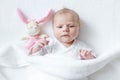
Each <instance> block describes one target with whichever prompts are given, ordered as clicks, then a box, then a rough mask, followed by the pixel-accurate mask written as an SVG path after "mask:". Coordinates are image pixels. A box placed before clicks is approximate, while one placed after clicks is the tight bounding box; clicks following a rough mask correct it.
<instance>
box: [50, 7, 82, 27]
mask: <svg viewBox="0 0 120 80" xmlns="http://www.w3.org/2000/svg"><path fill="white" fill-rule="evenodd" d="M66 13H70V14H72V15H73V16H74V17H76V19H77V22H78V24H79V26H80V17H79V15H78V14H77V13H76V12H75V11H73V10H71V9H68V8H63V9H60V10H58V11H57V12H56V13H55V14H54V15H53V18H52V22H54V17H55V16H56V15H57V14H66Z"/></svg>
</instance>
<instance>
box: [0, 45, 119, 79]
mask: <svg viewBox="0 0 120 80" xmlns="http://www.w3.org/2000/svg"><path fill="white" fill-rule="evenodd" d="M119 53H120V50H119V49H116V50H115V49H114V50H111V51H110V52H106V53H104V54H102V55H100V56H98V57H97V58H96V59H92V60H76V59H73V58H70V57H68V56H64V55H60V54H59V55H58V54H57V53H56V54H47V55H45V56H28V55H27V54H26V52H25V50H24V49H23V48H22V46H18V45H9V46H6V47H4V48H2V49H1V50H0V80H80V79H83V78H84V77H86V76H89V75H90V74H92V73H94V72H96V71H98V70H99V69H101V68H102V67H104V66H105V65H106V64H107V63H109V62H110V61H111V60H112V59H114V58H115V57H117V56H119V55H120V54H119Z"/></svg>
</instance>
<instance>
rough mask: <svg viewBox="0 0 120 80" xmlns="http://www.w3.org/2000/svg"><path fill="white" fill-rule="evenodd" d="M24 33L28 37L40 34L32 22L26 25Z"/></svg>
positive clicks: (38, 28)
mask: <svg viewBox="0 0 120 80" xmlns="http://www.w3.org/2000/svg"><path fill="white" fill-rule="evenodd" d="M26 31H27V33H28V34H29V35H30V36H35V35H38V34H39V33H40V26H39V25H38V24H37V23H36V22H34V21H32V22H29V23H28V24H27V27H26Z"/></svg>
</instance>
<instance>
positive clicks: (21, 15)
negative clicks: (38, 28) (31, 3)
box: [17, 8, 28, 24]
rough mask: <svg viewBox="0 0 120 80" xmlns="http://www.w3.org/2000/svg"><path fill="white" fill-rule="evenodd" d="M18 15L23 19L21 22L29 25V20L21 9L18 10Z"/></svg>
mask: <svg viewBox="0 0 120 80" xmlns="http://www.w3.org/2000/svg"><path fill="white" fill-rule="evenodd" d="M17 13H18V15H19V17H20V18H21V20H22V21H23V22H24V23H25V24H27V23H28V21H27V18H26V17H25V16H24V14H23V13H22V12H21V11H20V9H18V8H17Z"/></svg>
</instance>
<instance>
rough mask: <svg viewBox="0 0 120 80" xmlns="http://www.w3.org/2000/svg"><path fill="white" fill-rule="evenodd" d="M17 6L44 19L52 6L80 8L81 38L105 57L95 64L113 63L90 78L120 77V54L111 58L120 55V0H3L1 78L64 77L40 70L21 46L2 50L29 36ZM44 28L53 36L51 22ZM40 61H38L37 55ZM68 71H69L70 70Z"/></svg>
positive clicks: (114, 79)
mask: <svg viewBox="0 0 120 80" xmlns="http://www.w3.org/2000/svg"><path fill="white" fill-rule="evenodd" d="M17 7H18V8H20V9H21V10H22V11H23V12H24V13H25V14H26V16H27V17H28V18H29V19H34V18H35V19H40V18H41V17H43V16H44V15H45V13H47V11H48V10H49V9H54V10H55V11H56V10H58V9H60V8H63V7H67V8H71V9H73V10H75V11H77V12H78V14H79V15H80V18H81V31H80V39H81V40H82V41H84V42H86V43H88V45H90V46H91V48H92V49H93V50H95V52H96V53H98V55H100V56H101V58H100V57H99V58H98V59H97V60H96V61H91V63H92V62H93V63H94V62H97V64H98V65H99V63H100V65H103V66H104V64H106V63H109V64H107V65H106V66H104V67H103V66H100V67H99V66H98V69H99V68H101V67H103V68H102V69H100V70H97V69H96V70H97V72H95V73H94V74H92V75H90V76H89V77H90V78H91V79H90V80H120V76H119V75H120V68H119V66H120V57H119V56H118V58H116V59H114V61H109V60H112V59H111V58H115V57H112V53H116V55H114V56H117V51H118V50H115V49H116V48H120V37H119V36H120V31H119V30H120V0H54V1H51V0H12V1H11V0H1V1H0V55H2V57H1V58H0V80H35V79H36V80H40V78H41V77H44V78H46V77H47V78H49V80H50V79H51V80H59V79H60V78H59V77H55V76H54V77H53V76H49V74H46V73H43V72H40V71H39V70H38V68H39V65H37V64H39V63H34V62H35V59H33V58H32V59H31V60H33V61H34V62H31V61H30V60H29V59H30V58H29V59H26V58H25V57H26V56H27V55H26V54H23V53H24V51H21V48H17V47H16V48H17V49H14V48H15V47H14V48H13V49H12V51H13V53H10V52H7V51H9V49H10V48H11V47H5V48H4V49H3V48H2V49H1V47H2V46H3V45H5V44H7V43H11V42H13V43H15V41H19V40H20V38H21V37H22V36H23V35H25V27H26V25H24V24H23V23H22V22H21V20H20V19H19V17H18V15H17V14H16V8H17ZM44 28H45V30H46V32H47V33H48V34H49V35H50V36H51V35H52V31H51V24H49V23H48V24H47V25H45V26H44ZM18 51H19V52H18ZM8 53H9V55H8ZM109 53H111V56H109V57H108V56H107V55H109ZM10 54H11V55H10ZM12 54H14V55H12ZM103 54H105V55H103ZM3 55H4V57H3ZM102 56H104V58H103V57H102ZM34 57H35V56H34ZM106 57H107V58H106ZM9 58H10V59H9ZM6 59H7V60H6ZM49 59H50V58H49ZM101 59H102V60H101ZM36 60H37V61H38V59H37V58H36ZM46 60H48V59H46ZM106 60H107V61H106ZM99 61H100V62H99ZM102 61H103V62H102ZM3 62H5V63H3ZM14 62H15V63H14ZM51 62H52V61H51ZM77 62H78V61H76V63H77ZM32 64H34V65H35V66H33V65H32ZM69 64H70V63H69ZM86 64H88V63H86ZM94 64H95V63H94ZM59 65H60V64H59ZM3 66H6V67H3ZM51 66H52V65H51ZM10 67H11V68H10ZM12 67H14V68H12ZM15 67H17V68H15ZM71 67H72V66H71ZM71 67H70V68H71ZM95 67H96V66H95ZM90 68H91V67H90ZM51 70H52V69H51ZM67 70H68V69H67ZM67 70H65V71H66V73H67ZM90 70H91V69H90ZM96 70H95V71H96ZM61 71H62V70H61ZM74 71H75V69H74ZM83 71H84V70H83ZM92 72H94V70H93V71H89V74H91V73H92ZM38 73H39V74H38ZM50 74H52V73H50ZM39 75H42V76H39ZM52 75H53V74H52ZM71 77H72V76H71ZM46 80H47V79H46Z"/></svg>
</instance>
